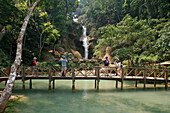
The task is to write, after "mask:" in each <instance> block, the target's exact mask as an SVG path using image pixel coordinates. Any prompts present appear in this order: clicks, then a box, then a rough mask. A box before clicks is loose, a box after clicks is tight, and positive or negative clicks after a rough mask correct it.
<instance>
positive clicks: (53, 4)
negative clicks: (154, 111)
mask: <svg viewBox="0 0 170 113" xmlns="http://www.w3.org/2000/svg"><path fill="white" fill-rule="evenodd" d="M30 1H31V2H32V3H33V2H34V1H35V0H30ZM28 5H29V4H28V2H27V0H26V1H24V0H0V16H1V18H0V58H1V59H0V63H1V65H2V66H8V65H10V64H11V63H12V62H13V60H14V58H15V53H16V41H17V38H18V34H19V32H20V29H21V26H22V24H23V20H24V17H25V16H26V14H27V12H28ZM169 5H170V2H169V0H42V1H41V2H40V4H39V5H38V6H37V7H36V8H35V10H34V11H33V13H32V16H31V19H30V20H29V23H28V26H27V29H26V33H25V35H24V40H23V51H22V53H23V55H22V58H23V60H24V64H25V65H29V64H30V59H32V58H33V57H34V56H36V57H38V60H39V61H44V59H45V58H44V57H45V54H46V53H47V51H49V50H55V49H57V48H60V49H61V50H62V48H64V49H65V51H67V52H71V50H72V49H73V48H74V50H77V51H79V52H80V53H81V54H83V53H84V49H83V47H82V42H80V41H79V40H80V38H81V37H82V27H81V25H85V26H86V27H87V35H88V37H90V38H92V39H93V40H90V45H89V46H90V47H89V48H90V50H89V51H90V56H89V58H91V57H92V55H97V56H99V57H100V58H102V57H103V56H104V54H105V48H106V47H108V46H109V47H111V48H112V50H111V55H112V57H119V58H120V59H122V60H126V59H128V60H131V61H133V62H138V63H140V62H141V61H150V60H153V61H156V60H160V61H165V60H170V50H169V49H170V37H169V32H170V31H169V27H170V25H169V24H170V22H169V16H170V7H169ZM73 16H76V17H78V19H79V23H75V22H74V21H73ZM2 17H3V18H2ZM91 43H92V44H91ZM6 45H8V46H6ZM91 45H93V46H91ZM61 47H62V48H61ZM52 55H54V51H53V54H52ZM58 57H59V56H58Z"/></svg>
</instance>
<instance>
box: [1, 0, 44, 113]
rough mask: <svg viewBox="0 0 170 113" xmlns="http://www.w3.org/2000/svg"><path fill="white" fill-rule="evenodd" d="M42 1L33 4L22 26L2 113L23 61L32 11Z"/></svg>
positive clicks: (6, 87) (2, 99)
mask: <svg viewBox="0 0 170 113" xmlns="http://www.w3.org/2000/svg"><path fill="white" fill-rule="evenodd" d="M40 1H41V0H36V2H35V3H34V4H33V6H32V7H29V11H28V14H27V16H26V17H25V19H24V23H23V25H22V28H21V31H20V34H19V36H18V40H17V50H16V57H15V61H14V63H13V65H12V66H11V71H10V76H9V78H8V81H7V84H6V86H5V89H4V91H3V92H2V95H1V97H0V113H2V112H4V111H5V107H6V104H7V102H8V99H9V98H10V96H11V94H12V88H13V85H14V82H15V77H16V71H17V68H18V66H19V65H20V63H21V61H20V59H21V55H22V42H23V37H24V34H25V31H26V27H27V24H28V21H29V19H30V17H31V14H32V11H33V10H34V8H35V7H36V6H37V5H38V3H39V2H40Z"/></svg>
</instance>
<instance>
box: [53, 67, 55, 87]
mask: <svg viewBox="0 0 170 113" xmlns="http://www.w3.org/2000/svg"><path fill="white" fill-rule="evenodd" d="M53 68H54V67H53ZM53 76H55V69H53ZM53 89H55V79H54V78H53Z"/></svg>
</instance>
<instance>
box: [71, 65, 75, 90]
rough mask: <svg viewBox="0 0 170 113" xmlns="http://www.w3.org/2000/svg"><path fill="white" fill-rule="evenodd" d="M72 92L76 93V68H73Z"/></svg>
mask: <svg viewBox="0 0 170 113" xmlns="http://www.w3.org/2000/svg"><path fill="white" fill-rule="evenodd" d="M71 70H72V91H73V93H74V92H75V73H74V67H72V69H71Z"/></svg>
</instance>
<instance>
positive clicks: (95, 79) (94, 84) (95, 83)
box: [94, 79, 96, 89]
mask: <svg viewBox="0 0 170 113" xmlns="http://www.w3.org/2000/svg"><path fill="white" fill-rule="evenodd" d="M94 88H95V89H96V79H95V83H94Z"/></svg>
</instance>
